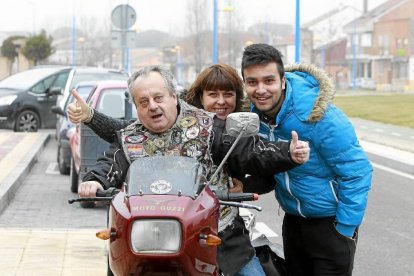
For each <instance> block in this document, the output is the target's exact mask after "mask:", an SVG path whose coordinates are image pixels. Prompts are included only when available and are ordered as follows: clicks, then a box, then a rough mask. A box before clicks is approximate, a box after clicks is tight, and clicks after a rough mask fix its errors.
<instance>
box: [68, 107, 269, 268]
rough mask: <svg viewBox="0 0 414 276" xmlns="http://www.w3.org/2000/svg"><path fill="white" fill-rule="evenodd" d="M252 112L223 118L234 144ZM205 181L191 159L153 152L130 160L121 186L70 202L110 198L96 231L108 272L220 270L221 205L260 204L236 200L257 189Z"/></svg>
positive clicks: (250, 128) (254, 126)
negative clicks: (222, 187)
mask: <svg viewBox="0 0 414 276" xmlns="http://www.w3.org/2000/svg"><path fill="white" fill-rule="evenodd" d="M231 115H233V114H231ZM254 115H255V114H252V113H242V114H238V115H233V117H230V118H228V119H227V123H226V124H227V125H226V129H227V132H228V133H230V134H231V135H233V136H237V139H236V140H235V142H234V145H235V144H236V143H237V141H238V140H239V138H240V137H242V136H248V135H252V134H255V133H257V131H258V118H257V117H255V116H254ZM236 116H237V117H236ZM256 116H257V115H256ZM229 119H230V120H229ZM234 145H233V146H234ZM231 151H232V148H231V149H230V151H229V153H228V154H227V155H226V157H225V158H224V160H223V161H222V163H221V164H220V166H219V167H218V168H217V170H216V172H215V173H214V174H213V176H212V177H211V179H214V177H215V176H216V174H217V173H218V172H219V171H220V170H221V168H222V166H223V164H224V162H225V161H226V159H227V157H228V156H229V154H230V152H231ZM209 184H210V183H209V181H208V180H207V179H205V178H204V177H203V174H202V173H201V166H200V164H199V162H198V161H197V160H196V159H193V158H189V157H183V156H152V157H145V158H140V159H139V160H136V161H134V162H133V163H132V164H131V166H130V168H129V171H128V174H127V177H126V180H125V182H124V185H123V187H122V188H121V189H120V190H119V189H114V188H111V189H108V190H106V191H98V193H97V197H94V198H79V199H73V200H69V203H73V202H79V201H80V202H82V201H109V202H110V207H109V212H108V229H104V230H101V231H99V232H98V233H97V234H96V235H97V237H98V238H101V239H104V240H108V241H109V245H108V249H109V252H108V264H109V265H108V275H113V274H115V275H154V274H155V275H219V267H218V266H217V262H216V252H217V249H216V247H217V246H218V245H219V244H220V243H221V240H220V238H219V237H218V220H219V208H220V205H231V206H237V207H244V208H254V209H257V210H261V208H260V207H257V206H253V205H249V204H245V203H241V202H240V201H249V200H254V199H257V198H258V196H257V194H252V193H240V194H234V193H231V194H229V193H227V192H223V191H212V190H211V189H210V186H209ZM112 273H113V274H112Z"/></svg>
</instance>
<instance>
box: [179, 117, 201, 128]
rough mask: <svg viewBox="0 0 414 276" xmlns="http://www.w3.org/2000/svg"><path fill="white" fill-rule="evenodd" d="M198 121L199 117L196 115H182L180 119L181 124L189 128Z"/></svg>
mask: <svg viewBox="0 0 414 276" xmlns="http://www.w3.org/2000/svg"><path fill="white" fill-rule="evenodd" d="M196 122H197V118H196V117H189V116H187V117H182V118H181V121H180V125H181V126H182V127H184V128H188V127H191V126H192V125H194V124H195V123H196Z"/></svg>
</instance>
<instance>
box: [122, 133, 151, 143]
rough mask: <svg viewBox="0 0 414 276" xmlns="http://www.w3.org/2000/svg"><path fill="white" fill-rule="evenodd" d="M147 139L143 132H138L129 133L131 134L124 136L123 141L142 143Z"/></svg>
mask: <svg viewBox="0 0 414 276" xmlns="http://www.w3.org/2000/svg"><path fill="white" fill-rule="evenodd" d="M147 139H148V137H147V136H145V135H144V134H138V135H136V134H131V135H129V136H127V137H125V142H127V143H131V144H142V143H143V142H145V141H146V140H147Z"/></svg>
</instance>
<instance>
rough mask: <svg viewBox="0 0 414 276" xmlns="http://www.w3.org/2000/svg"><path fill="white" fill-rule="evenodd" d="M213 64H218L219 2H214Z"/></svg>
mask: <svg viewBox="0 0 414 276" xmlns="http://www.w3.org/2000/svg"><path fill="white" fill-rule="evenodd" d="M211 54H212V57H211V60H212V63H213V64H216V63H217V0H213V45H212V53H211Z"/></svg>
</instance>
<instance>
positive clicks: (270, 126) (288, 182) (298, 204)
mask: <svg viewBox="0 0 414 276" xmlns="http://www.w3.org/2000/svg"><path fill="white" fill-rule="evenodd" d="M263 124H264V125H265V126H266V127H267V128H268V129H269V131H270V132H269V141H271V142H276V139H275V135H274V129H275V128H276V127H277V125H268V124H266V123H263ZM284 174H285V185H286V190H287V191H288V192H289V194H290V195H291V196H292V198H293V199H295V200H296V209H297V211H298V213H299V215H301V216H302V217H304V218H306V216H304V215H303V214H302V210H301V207H300V200H299V199H297V198H296V197H295V196H294V195H293V194H292V191H291V190H290V178H289V174H288V173H287V172H285V173H284Z"/></svg>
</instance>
